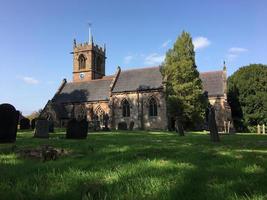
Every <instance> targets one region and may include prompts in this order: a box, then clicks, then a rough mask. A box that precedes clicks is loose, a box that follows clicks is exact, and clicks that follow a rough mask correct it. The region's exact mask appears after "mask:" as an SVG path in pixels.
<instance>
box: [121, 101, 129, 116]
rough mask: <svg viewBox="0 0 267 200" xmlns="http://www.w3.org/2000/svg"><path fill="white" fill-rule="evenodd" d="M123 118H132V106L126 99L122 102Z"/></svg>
mask: <svg viewBox="0 0 267 200" xmlns="http://www.w3.org/2000/svg"><path fill="white" fill-rule="evenodd" d="M122 116H123V117H130V104H129V102H128V101H127V100H126V99H124V100H123V101H122Z"/></svg>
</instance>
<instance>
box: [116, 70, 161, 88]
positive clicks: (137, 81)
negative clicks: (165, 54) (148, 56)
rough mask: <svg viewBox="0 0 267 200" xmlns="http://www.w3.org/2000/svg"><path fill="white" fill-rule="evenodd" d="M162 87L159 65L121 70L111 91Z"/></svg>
mask: <svg viewBox="0 0 267 200" xmlns="http://www.w3.org/2000/svg"><path fill="white" fill-rule="evenodd" d="M161 87H162V76H161V73H160V71H159V67H150V68H142V69H132V70H122V71H121V72H120V75H119V78H118V80H117V82H116V85H115V87H114V89H113V91H112V92H128V91H136V90H151V89H158V88H161Z"/></svg>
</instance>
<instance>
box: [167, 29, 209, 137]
mask: <svg viewBox="0 0 267 200" xmlns="http://www.w3.org/2000/svg"><path fill="white" fill-rule="evenodd" d="M162 75H163V77H164V81H165V86H166V97H167V108H168V113H169V115H170V116H172V117H173V118H175V119H176V122H177V123H176V124H177V126H176V127H177V128H178V129H179V133H180V135H183V129H182V128H181V124H184V125H185V127H191V128H192V126H194V125H195V124H196V123H198V122H199V121H201V120H203V118H204V113H205V108H206V106H207V101H206V98H205V97H204V95H203V90H202V83H201V79H200V77H199V72H198V70H197V66H196V64H195V52H194V45H193V43H192V38H191V36H190V34H189V33H187V32H184V31H183V32H182V34H181V35H180V36H179V37H178V38H177V40H176V42H175V44H174V46H173V48H172V49H170V50H169V51H168V52H167V54H166V58H165V61H164V63H163V66H162Z"/></svg>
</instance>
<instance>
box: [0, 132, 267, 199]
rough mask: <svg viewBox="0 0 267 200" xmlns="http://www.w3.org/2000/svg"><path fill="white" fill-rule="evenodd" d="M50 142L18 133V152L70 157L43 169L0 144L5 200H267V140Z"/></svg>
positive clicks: (138, 137)
mask: <svg viewBox="0 0 267 200" xmlns="http://www.w3.org/2000/svg"><path fill="white" fill-rule="evenodd" d="M50 136H51V137H50V139H36V138H32V132H20V133H18V136H17V142H16V146H17V150H19V149H25V148H33V147H39V146H40V145H42V144H49V145H52V146H54V147H58V148H64V149H66V150H68V151H69V152H70V153H69V155H65V156H62V157H60V158H59V159H58V160H56V161H48V162H42V161H41V160H38V159H30V158H22V157H19V156H18V155H17V154H16V153H15V152H14V150H12V146H13V145H14V144H0V199H5V200H7V199H25V200H26V199H27V200H29V199H34V200H37V199H64V200H65V199H72V200H74V199H136V200H139V199H198V200H199V199H212V200H219V199H223V200H225V199H236V200H237V199H255V200H256V199H257V200H258V199H267V135H266V136H265V135H255V134H243V135H241V134H237V135H225V136H221V142H220V143H219V144H213V143H211V142H210V141H209V136H208V135H206V134H201V133H187V134H186V136H185V137H179V136H177V135H176V134H175V133H168V132H141V131H138V132H134V131H133V132H110V133H103V132H99V133H91V134H89V135H88V138H87V139H86V140H66V139H64V136H65V135H64V132H60V131H58V132H57V133H55V134H51V135H50ZM92 148H93V151H92Z"/></svg>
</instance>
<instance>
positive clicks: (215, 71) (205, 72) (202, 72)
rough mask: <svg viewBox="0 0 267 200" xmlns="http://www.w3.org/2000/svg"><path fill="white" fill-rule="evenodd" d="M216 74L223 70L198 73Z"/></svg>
mask: <svg viewBox="0 0 267 200" xmlns="http://www.w3.org/2000/svg"><path fill="white" fill-rule="evenodd" d="M217 72H223V70H214V71H206V72H200V74H212V73H217Z"/></svg>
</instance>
